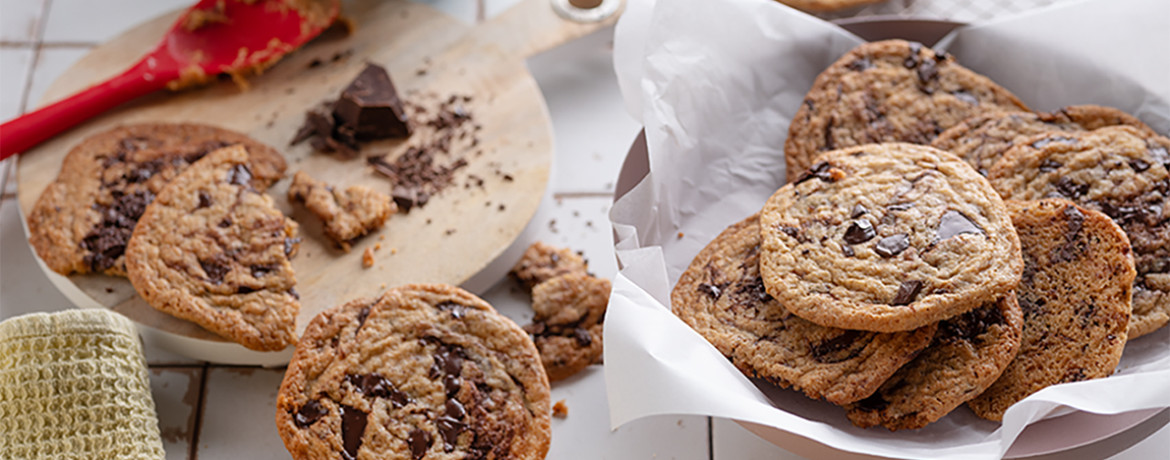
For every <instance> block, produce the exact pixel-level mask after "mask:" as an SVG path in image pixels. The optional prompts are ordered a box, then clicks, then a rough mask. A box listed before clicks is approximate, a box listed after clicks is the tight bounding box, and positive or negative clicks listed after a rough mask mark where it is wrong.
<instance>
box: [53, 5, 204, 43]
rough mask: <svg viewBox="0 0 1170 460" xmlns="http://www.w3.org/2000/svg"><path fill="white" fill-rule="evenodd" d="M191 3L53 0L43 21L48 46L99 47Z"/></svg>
mask: <svg viewBox="0 0 1170 460" xmlns="http://www.w3.org/2000/svg"><path fill="white" fill-rule="evenodd" d="M192 4H194V1H193V0H145V1H144V0H101V1H94V0H52V2H50V4H49V12H48V17H47V20H46V21H45V33H44V36H43V40H44V41H45V42H47V43H59V42H67V43H95V44H96V43H101V42H104V41H106V40H109V39H111V38H114V37H115V36H117V35H118V34H120V33H122V32H124V31H126V30H128V29H130V28H131V27H133V26H135V25H137V24H139V23H141V22H145V21H147V20H150V19H152V18H154V17H156V16H159V15H162V14H163V13H167V12H169V11H172V10H176V9H179V8H186V7H187V6H190V5H192Z"/></svg>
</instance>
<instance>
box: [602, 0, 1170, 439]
mask: <svg viewBox="0 0 1170 460" xmlns="http://www.w3.org/2000/svg"><path fill="white" fill-rule="evenodd" d="M615 40H616V43H615V51H614V56H615V57H614V65H615V68H616V69H617V72H618V78H619V82H620V86H621V88H622V91H623V95H624V97H625V98H626V103H627V107H628V108H629V110H630V111H631V113H632V114H633V115H634V116H635V117H637V118H639V119H640V120H641V121H642V123H643V125H644V126H645V127H646V138H647V145H648V150H649V160H650V174H649V175H648V176H647V177H646V178H645V179H644V180H642V182H640V183H639V184H638V185H637V186H636V187H634V189H633V190H631V191H630V192H629V193H628V194H626V195H625V196H624V197H622V198H621V199H620V200H619V201H618V202H617V203H616V204H615V205H614V208H613V210H612V212H611V216H610V217H611V220H612V221H613V223H614V229H615V231H616V233H617V239H618V242H617V255H618V260H619V261H620V263H621V264H622V266H623V267H624V268H623V269H622V270H621V272H620V273H619V274H618V276H617V277H616V279H615V280H614V290H613V294H612V296H611V298H610V305H609V312H608V317H607V319H606V330H605V343H606V346H605V363H606V384H607V390H608V395H609V406H610V414H611V422H612V425H613V426H615V427H616V426H619V425H621V424H623V423H625V422H628V421H630V420H634V419H637V418H640V417H645V416H650V415H659V414H701V415H711V416H717V417H724V418H731V419H738V420H744V421H749V422H754V423H758V424H761V425H765V426H771V427H775V428H777V429H781V430H784V431H787V432H790V433H794V434H798V435H801V436H805V437H808V438H811V439H814V440H817V441H819V442H821V443H824V444H826V445H829V446H832V447H834V448H837V449H841V450H846V451H851V452H858V453H865V454H871V455H882V456H889V457H909V458H953V459H961V458H990V457H999V456H1002V455H1003V454H1004V453H1005V452H1007V449H1008V448H1009V447H1010V445H1011V444H1012V442H1013V441H1014V440H1015V439H1016V438H1017V437H1018V436H1019V434H1020V432H1021V431H1023V429H1024V428H1025V427H1026V426H1027V425H1028V424H1030V423H1032V422H1034V421H1037V420H1041V419H1043V418H1044V417H1046V416H1050V415H1051V414H1053V413H1054V412H1055V413H1059V412H1062V411H1068V410H1082V411H1087V412H1092V413H1101V414H1115V413H1122V412H1127V411H1135V410H1142V409H1151V408H1161V407H1170V328H1163V329H1162V330H1161V331H1158V332H1156V333H1154V334H1151V335H1148V336H1146V337H1142V338H1140V339H1137V340H1135V341H1133V342H1130V343H1129V344H1128V346H1127V347H1126V351H1125V355H1124V356H1123V358H1122V362H1121V365H1120V366H1119V368H1118V372H1117V374H1116V375H1114V376H1111V377H1109V378H1106V379H1099V380H1092V381H1085V382H1077V383H1071V384H1064V385H1057V386H1053V387H1050V388H1047V389H1045V390H1043V391H1040V392H1038V393H1036V394H1034V395H1032V396H1030V397H1029V398H1027V399H1025V400H1024V401H1021V402H1020V403H1018V404H1016V405H1015V406H1013V407H1012V408H1011V409H1009V410H1008V412H1007V413H1006V414H1005V416H1004V422H1003V423H1002V425H1001V424H998V423H993V422H988V421H985V420H982V419H979V418H977V417H975V416H974V415H973V414H972V413H970V411H968V410H967V409H965V408H962V407H961V408H959V409H958V410H956V411H955V412H953V413H952V414H950V415H948V416H947V417H945V418H943V419H942V420H940V421H938V422H935V423H934V424H931V425H930V426H928V427H926V428H923V429H921V430H914V431H910V432H896V433H891V432H889V431H886V430H884V429H869V430H863V429H859V428H856V427H853V426H852V425H851V424H850V423H849V422H848V420H847V419H846V418H845V415H844V411H843V410H842V409H841V408H839V407H835V406H832V405H830V404H828V403H824V402H819V401H812V400H809V399H807V398H805V397H804V396H802V395H800V394H798V393H796V392H793V391H789V390H782V389H778V388H775V387H772V386H770V385H767V384H758V383H757V382H753V381H751V380H749V379H747V378H745V377H744V376H743V375H742V374H741V373H740V372H739V371H738V370H736V369H735V368H734V367H733V366H732V365H731V364H730V363H729V362H728V361H727V359H725V358H724V357H723V356H722V355H721V354H720V353H719V352H718V351H717V350H716V349H715V348H714V347H712V346H711V345H710V344H708V343H707V342H706V340H704V339H703V338H702V337H701V336H699V335H698V334H696V333H695V332H694V331H692V330H691V329H690V328H689V327H688V326H687V325H686V324H685V323H683V322H682V321H680V320H678V319H677V318H676V317H675V316H674V315H673V314H672V313H671V312H670V307H669V305H670V303H669V302H670V290H671V288H672V287H673V285H674V282H675V281H676V280H677V279H678V277H679V275H680V274H681V273H682V272H683V270H685V269H686V267H687V265H688V264H689V263H690V261H691V259H692V258H693V257H694V255H695V254H697V253H698V251H699V250H700V249H702V247H703V246H705V245H706V244H707V243H708V242H709V241H710V240H711V239H712V238H714V237H715V235H717V234H718V233H719V232H720V231H722V230H723V229H724V228H725V227H727V226H728V225H730V224H732V223H734V222H737V221H739V220H741V219H743V218H744V217H747V216H748V215H751V214H752V213H754V212H756V211H758V210H759V209H760V207H761V206H762V205H763V203H764V201H765V200H766V199H767V198H768V196H770V195H771V194H772V193H773V192H774V191H775V190H776V189H777V188H779V187H780V186H781V185H783V183H784V177H785V171H784V154H783V145H784V138H785V136H786V134H787V130H788V122H789V120H790V117H791V116H792V114H794V113H795V112H796V109H797V107H798V106H799V104H800V103H801V100H802V99H803V97H804V94H805V93H806V92H807V91H808V89H809V87H811V85H812V82H813V80H814V79H815V77H816V76H817V74H819V73H820V72H821V71H822V70H823V69H824V68H825V67H827V66H828V65H829V64H830V63H832V62H833V61H835V60H836V59H837V58H838V57H839V56H840V55H842V54H844V53H845V52H846V51H848V50H849V49H851V48H852V47H854V46H855V45H857V44H859V43H860V42H861V40H860V39H858V38H857V37H854V36H852V35H851V34H849V33H847V32H845V31H843V30H841V29H839V28H838V27H836V26H835V25H832V24H830V23H826V22H823V21H821V20H819V19H816V18H814V17H811V16H808V15H805V14H802V13H799V12H797V11H795V10H792V9H789V8H787V7H784V6H782V5H780V4H778V3H775V2H772V1H770V0H658V1H657V2H650V1H637V0H634V1H631V2H630V4H629V5H628V10H627V12H626V13H625V15H624V16H623V18H622V20H621V22H619V24H618V27H617V31H616V38H615ZM937 47H938V48H942V49H945V50H947V51H949V52H951V53H952V54H954V55H955V56H956V57H957V59H958V61H959V62H960V63H961V64H963V65H964V66H967V67H969V68H972V69H974V70H975V71H977V72H980V73H983V74H985V75H987V76H989V77H991V78H992V79H994V80H996V81H997V82H998V83H1000V84H1001V85H1003V86H1005V87H1007V88H1008V89H1010V90H1012V91H1013V92H1014V93H1015V94H1016V95H1017V96H1019V97H1020V98H1021V99H1022V100H1023V101H1024V102H1025V103H1027V104H1028V105H1029V106H1030V107H1032V108H1033V109H1036V110H1052V109H1056V108H1059V107H1062V106H1065V105H1072V104H1086V103H1093V104H1101V105H1108V106H1113V107H1117V108H1119V109H1122V110H1124V111H1127V112H1129V113H1132V114H1134V115H1135V116H1137V117H1138V118H1140V119H1142V120H1143V121H1145V122H1146V123H1148V124H1150V125H1151V126H1152V127H1153V128H1154V129H1155V130H1157V131H1159V132H1161V133H1164V134H1165V133H1167V132H1170V102H1168V101H1170V2H1163V1H1142V0H1094V1H1085V2H1073V3H1067V4H1062V5H1058V6H1055V7H1051V8H1047V9H1042V10H1037V11H1032V12H1028V13H1024V14H1022V15H1018V16H1013V17H1009V18H1002V19H998V20H995V21H994V22H990V23H985V24H976V25H971V26H967V27H964V28H962V29H959V30H958V31H956V32H955V33H952V34H951V36H948V37H947V38H946V39H944V40H943V41H942V42H940V44H939V45H938V46H937Z"/></svg>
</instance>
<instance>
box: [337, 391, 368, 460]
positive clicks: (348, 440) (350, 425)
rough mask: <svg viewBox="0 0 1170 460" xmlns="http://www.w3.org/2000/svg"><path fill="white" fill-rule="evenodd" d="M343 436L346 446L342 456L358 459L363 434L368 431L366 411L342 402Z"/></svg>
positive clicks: (352, 459) (346, 459)
mask: <svg viewBox="0 0 1170 460" xmlns="http://www.w3.org/2000/svg"><path fill="white" fill-rule="evenodd" d="M340 406H341V438H342V441H343V442H342V444H343V447H344V448H345V450H344V451H342V458H344V459H345V460H356V459H357V451H358V448H359V447H361V446H362V435H363V434H365V432H366V423H367V422H368V420H367V417H366V413H365V412H362V411H361V410H359V409H355V408H353V407H349V406H347V405H345V404H341V405H340Z"/></svg>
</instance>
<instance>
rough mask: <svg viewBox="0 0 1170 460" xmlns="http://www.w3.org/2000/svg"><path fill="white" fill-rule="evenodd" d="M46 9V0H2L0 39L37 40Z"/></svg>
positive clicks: (10, 40)
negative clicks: (42, 16)
mask: <svg viewBox="0 0 1170 460" xmlns="http://www.w3.org/2000/svg"><path fill="white" fill-rule="evenodd" d="M44 9H45V0H0V41H3V42H22V43H32V42H35V41H36V40H37V37H38V35H39V34H40V28H41V15H42V14H43V13H44Z"/></svg>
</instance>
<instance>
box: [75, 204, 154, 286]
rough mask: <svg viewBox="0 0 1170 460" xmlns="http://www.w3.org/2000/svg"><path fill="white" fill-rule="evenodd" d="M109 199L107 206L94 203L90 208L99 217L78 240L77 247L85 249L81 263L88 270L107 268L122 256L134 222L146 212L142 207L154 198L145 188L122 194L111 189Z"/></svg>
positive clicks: (144, 207) (96, 270) (98, 270)
mask: <svg viewBox="0 0 1170 460" xmlns="http://www.w3.org/2000/svg"><path fill="white" fill-rule="evenodd" d="M111 198H112V199H113V205H111V206H103V205H94V209H95V210H96V211H98V212H100V213H101V216H102V220H101V222H99V223H98V224H97V225H96V226H94V228H93V229H91V230H90V232H89V234H87V235H86V236H85V238H84V239H82V240H81V248H82V249H84V250H86V251H87V252H88V254H86V255H85V263H86V265H88V266H89V268H90V271H94V272H100V271H105V270H108V269H110V268H111V267H113V266H114V263H115V261H116V260H117V259H118V258H119V257H122V254H124V253H125V252H126V243H127V242H128V241H130V235H131V234H132V233H134V225H135V224H137V223H138V218H139V217H142V213H143V212H146V206H147V205H149V204H150V202H151V201H154V194H153V193H151V192H150V191H149V190H141V191H137V192H134V193H131V194H129V195H126V194H124V193H123V192H121V191H118V190H115V191H113V192H112V194H111Z"/></svg>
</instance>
